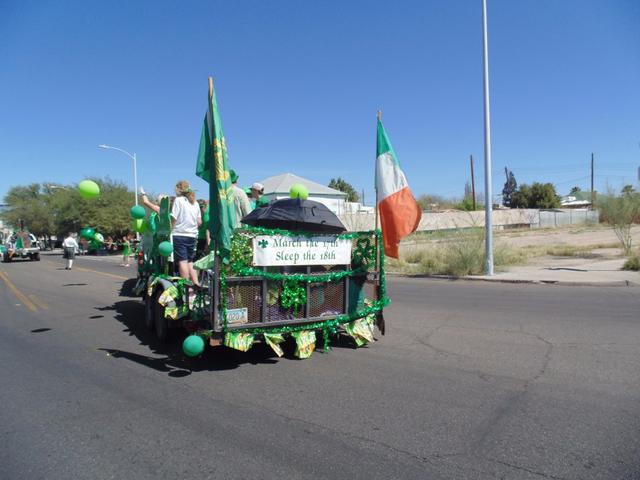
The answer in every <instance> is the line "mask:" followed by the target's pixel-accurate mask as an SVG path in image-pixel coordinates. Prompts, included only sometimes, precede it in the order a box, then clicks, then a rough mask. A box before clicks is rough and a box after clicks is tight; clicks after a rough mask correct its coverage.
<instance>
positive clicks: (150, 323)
mask: <svg viewBox="0 0 640 480" xmlns="http://www.w3.org/2000/svg"><path fill="white" fill-rule="evenodd" d="M155 300H156V299H155V295H153V294H152V295H151V296H149V295H147V294H145V296H144V326H145V327H147V330H149V331H150V332H153V327H154V324H155V321H156V318H155V305H154V303H153V302H154V301H155Z"/></svg>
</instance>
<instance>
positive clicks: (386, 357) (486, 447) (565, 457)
mask: <svg viewBox="0 0 640 480" xmlns="http://www.w3.org/2000/svg"><path fill="white" fill-rule="evenodd" d="M62 262H63V261H62V259H61V258H60V257H59V256H50V255H44V256H43V260H42V261H41V262H39V263H36V262H21V263H18V262H15V263H11V264H0V284H1V285H2V286H1V287H0V366H1V368H0V478H1V479H29V480H30V479H47V480H51V479H71V478H73V479H107V478H116V479H120V478H135V479H147V478H149V479H156V480H157V479H187V478H199V479H203V478H247V479H253V478H260V479H272V478H273V479H276V478H277V479H306V478H313V479H318V478H331V479H342V478H348V479H366V480H372V479H396V478H397V479H414V478H415V479H467V478H469V479H493V478H505V479H541V478H549V479H616V480H619V479H638V478H640V415H639V414H640V391H639V387H640V314H639V311H640V289H637V288H624V287H611V288H595V287H582V288H580V287H559V286H541V285H513V284H489V283H483V282H464V281H458V282H448V281H434V280H427V279H390V281H389V287H390V294H391V297H392V300H393V305H392V306H391V307H390V308H389V309H388V310H387V312H386V318H387V335H386V336H384V337H382V336H379V337H378V339H379V340H378V341H377V342H376V343H374V344H373V345H370V346H368V347H366V348H362V349H359V350H356V349H354V348H352V346H351V344H350V343H349V341H346V340H345V341H343V342H341V343H340V344H339V345H338V346H336V347H335V348H333V350H332V351H331V352H330V353H329V354H323V353H321V352H316V353H315V354H314V355H313V357H312V358H311V359H309V360H303V361H300V360H296V359H294V358H293V357H292V355H291V352H292V349H290V350H289V355H288V356H286V357H285V358H282V359H278V358H277V357H275V355H274V354H272V353H271V352H270V351H269V350H267V349H266V348H263V347H262V346H259V347H255V348H254V349H252V350H251V351H250V352H248V353H240V352H235V351H231V350H228V349H226V348H221V349H208V350H207V352H206V354H205V355H204V356H203V357H202V358H200V359H195V360H189V359H185V358H183V356H182V355H181V353H180V348H179V342H174V343H173V344H172V345H170V346H169V347H162V346H160V345H158V344H156V343H155V342H154V340H153V337H151V336H150V335H149V334H148V333H147V332H146V331H145V329H144V326H143V324H142V317H143V312H142V304H141V303H140V302H139V301H138V300H137V299H135V298H132V297H129V296H127V288H124V289H123V280H125V279H126V278H127V277H129V276H131V275H133V272H134V270H133V267H131V268H129V269H125V268H120V267H118V266H117V265H116V264H114V263H113V262H112V261H105V260H103V259H95V258H94V259H91V258H80V259H79V260H77V262H76V266H77V268H75V269H74V270H73V271H70V272H69V271H65V270H64V269H63V268H62V266H63V264H62ZM130 283H131V282H126V284H127V285H130ZM125 286H126V285H125Z"/></svg>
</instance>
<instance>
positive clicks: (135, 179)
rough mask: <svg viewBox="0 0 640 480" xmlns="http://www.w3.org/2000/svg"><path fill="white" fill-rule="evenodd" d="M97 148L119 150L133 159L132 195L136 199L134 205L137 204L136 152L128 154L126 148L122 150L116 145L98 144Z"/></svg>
mask: <svg viewBox="0 0 640 480" xmlns="http://www.w3.org/2000/svg"><path fill="white" fill-rule="evenodd" d="M98 148H104V149H107V150H117V151H119V152H122V153H124V154H125V155H126V156H128V157H129V158H130V159H131V160H133V196H134V198H135V200H136V205H138V167H137V164H136V154H135V153H134V154H133V155H132V154H130V153H129V152H127V151H126V150H123V149H122V148H118V147H112V146H110V145H105V144H102V145H98Z"/></svg>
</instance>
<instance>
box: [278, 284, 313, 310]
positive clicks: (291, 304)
mask: <svg viewBox="0 0 640 480" xmlns="http://www.w3.org/2000/svg"><path fill="white" fill-rule="evenodd" d="M306 303H307V289H306V288H305V287H303V286H302V285H300V282H297V281H295V280H285V281H284V282H283V288H282V293H281V294H280V305H282V308H284V309H285V310H289V309H290V308H293V310H294V312H296V313H297V312H298V311H299V310H300V308H301V307H304V305H306Z"/></svg>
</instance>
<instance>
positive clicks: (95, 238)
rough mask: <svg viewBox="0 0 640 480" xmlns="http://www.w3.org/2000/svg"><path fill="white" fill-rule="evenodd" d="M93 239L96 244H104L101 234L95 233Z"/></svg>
mask: <svg viewBox="0 0 640 480" xmlns="http://www.w3.org/2000/svg"><path fill="white" fill-rule="evenodd" d="M93 239H94V240H95V241H96V242H98V243H104V237H103V236H102V234H101V233H96V234H95V235H94V236H93Z"/></svg>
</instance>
